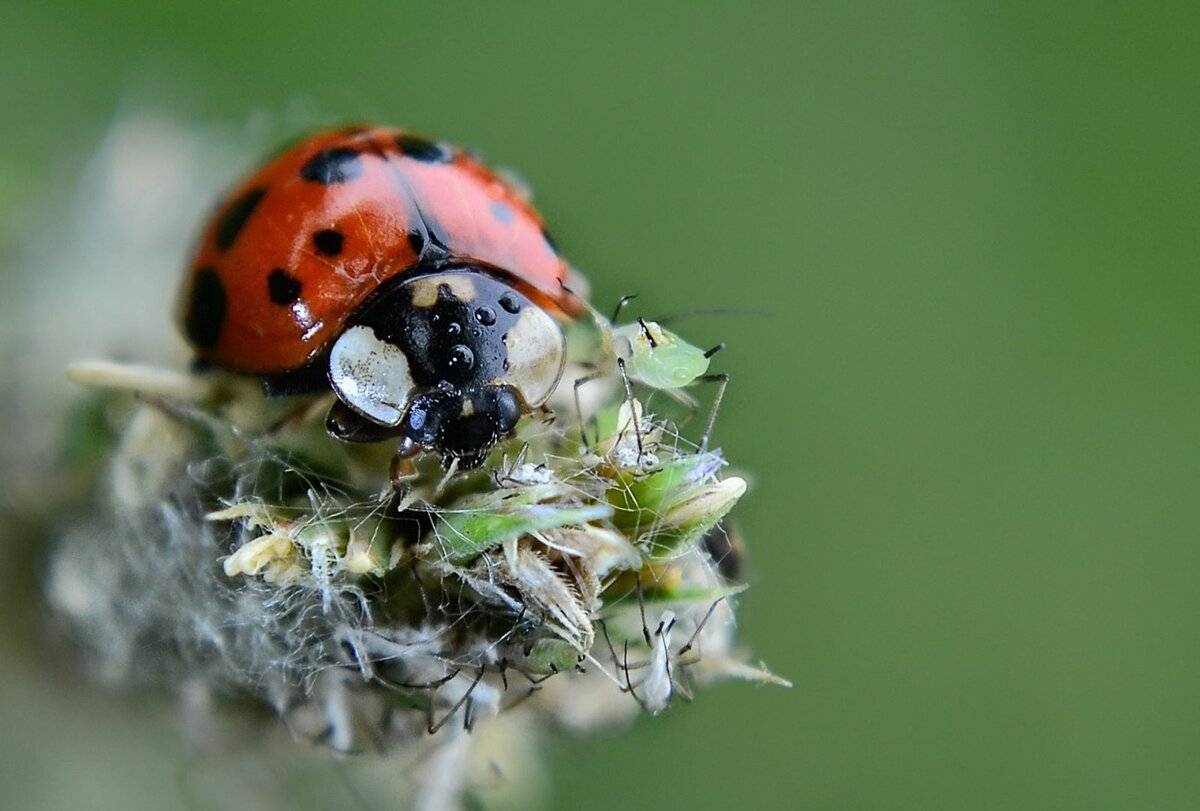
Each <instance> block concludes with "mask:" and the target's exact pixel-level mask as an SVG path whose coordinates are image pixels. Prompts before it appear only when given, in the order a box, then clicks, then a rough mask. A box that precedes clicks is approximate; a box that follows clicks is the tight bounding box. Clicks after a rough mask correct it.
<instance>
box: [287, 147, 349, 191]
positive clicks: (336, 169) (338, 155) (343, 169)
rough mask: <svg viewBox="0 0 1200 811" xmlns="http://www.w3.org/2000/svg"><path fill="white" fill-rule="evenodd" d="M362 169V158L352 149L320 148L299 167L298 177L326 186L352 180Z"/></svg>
mask: <svg viewBox="0 0 1200 811" xmlns="http://www.w3.org/2000/svg"><path fill="white" fill-rule="evenodd" d="M362 170H363V165H362V158H361V157H360V156H359V154H358V153H357V152H355V151H354V150H353V149H346V148H344V147H340V148H337V149H322V150H321V151H320V152H318V153H317V154H315V155H313V156H312V157H311V158H309V159H308V162H307V163H305V164H304V165H303V166H301V167H300V177H302V178H304V179H305V180H311V181H312V182H313V183H323V184H325V185H326V186H328V185H329V184H331V183H345V182H347V181H350V180H354V178H356V177H358V176H359V175H361V174H362Z"/></svg>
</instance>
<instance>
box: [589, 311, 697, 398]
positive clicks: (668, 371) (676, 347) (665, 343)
mask: <svg viewBox="0 0 1200 811" xmlns="http://www.w3.org/2000/svg"><path fill="white" fill-rule="evenodd" d="M612 342H613V349H614V351H615V352H616V354H617V357H619V358H622V359H623V360H624V361H625V371H626V372H627V373H628V374H629V377H630V379H632V380H635V381H637V382H639V383H644V384H645V385H647V386H650V387H651V388H655V389H678V388H683V387H684V386H687V385H689V384H691V383H694V382H696V380H698V379H699V378H700V377H702V376H703V375H704V374H706V373H707V372H708V355H707V354H706V353H705V352H704V350H702V349H699V348H697V347H694V346H692V345H691V344H689V343H688V342H687V341H685V340H683V339H682V338H680V337H679V336H678V335H676V334H675V333H673V332H670V331H669V330H665V329H663V328H662V327H661V326H659V325H658V324H656V323H655V322H653V321H644V320H639V321H637V322H635V323H632V324H623V325H621V326H619V327H614V328H613V330H612Z"/></svg>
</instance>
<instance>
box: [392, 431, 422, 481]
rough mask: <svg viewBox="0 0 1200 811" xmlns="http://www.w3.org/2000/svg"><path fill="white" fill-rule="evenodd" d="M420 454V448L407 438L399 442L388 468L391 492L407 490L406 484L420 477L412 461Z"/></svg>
mask: <svg viewBox="0 0 1200 811" xmlns="http://www.w3.org/2000/svg"><path fill="white" fill-rule="evenodd" d="M420 453H421V448H420V447H419V446H418V445H417V444H416V443H415V442H413V441H412V440H411V439H409V438H408V437H405V438H404V439H402V440H401V441H400V446H399V447H397V448H396V453H395V454H393V455H392V463H391V465H390V466H389V467H388V479H389V481H391V483H392V489H393V490H395V491H402V490H405V489H407V487H408V482H410V481H412V480H413V479H415V478H417V477H418V476H419V475H420V473H419V472H418V471H417V465H416V462H414V461H413V460H414V459H415V458H416V457H417V456H419V455H420Z"/></svg>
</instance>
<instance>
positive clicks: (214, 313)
mask: <svg viewBox="0 0 1200 811" xmlns="http://www.w3.org/2000/svg"><path fill="white" fill-rule="evenodd" d="M226 303H227V302H226V296H225V285H223V284H222V283H221V277H220V276H218V275H217V272H216V271H215V270H213V269H212V268H207V267H206V268H200V269H199V270H197V271H196V275H195V276H193V277H192V291H191V293H190V294H189V295H188V306H187V313H186V314H185V315H184V319H183V328H184V331H185V332H186V333H187V337H188V340H190V341H191V342H192V343H193V344H195V345H196V346H198V347H201V348H202V349H207V348H209V347H211V346H214V345H215V344H216V343H217V339H218V338H220V337H221V327H223V326H224V325H225V310H226Z"/></svg>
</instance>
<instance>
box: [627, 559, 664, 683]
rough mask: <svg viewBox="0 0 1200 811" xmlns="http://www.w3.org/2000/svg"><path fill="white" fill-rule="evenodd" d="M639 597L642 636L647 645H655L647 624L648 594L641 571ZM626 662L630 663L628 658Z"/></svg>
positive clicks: (638, 578)
mask: <svg viewBox="0 0 1200 811" xmlns="http://www.w3.org/2000/svg"><path fill="white" fill-rule="evenodd" d="M637 598H638V611H640V612H641V615H642V638H643V639H645V640H646V645H647V647H654V643H652V642H651V641H650V629H649V628H648V627H647V626H646V596H645V595H644V594H643V593H642V573H641V572H638V573H637ZM658 629H659V630H660V631H661V630H662V625H659V628H658ZM626 664H628V660H627V661H626Z"/></svg>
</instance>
